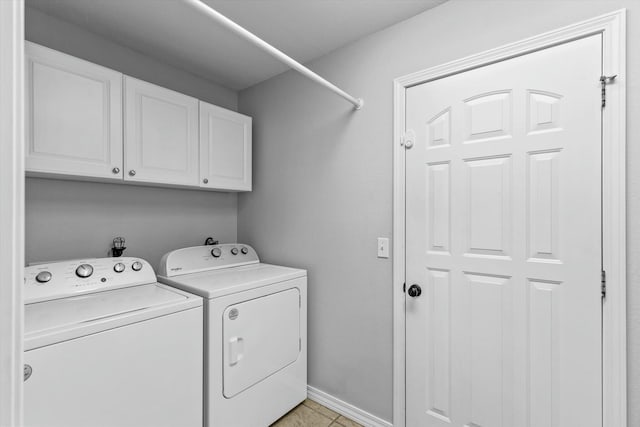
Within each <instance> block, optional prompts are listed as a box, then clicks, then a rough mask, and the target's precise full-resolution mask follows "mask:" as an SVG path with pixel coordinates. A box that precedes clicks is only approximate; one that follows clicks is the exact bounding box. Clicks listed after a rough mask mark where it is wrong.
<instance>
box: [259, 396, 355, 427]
mask: <svg viewBox="0 0 640 427" xmlns="http://www.w3.org/2000/svg"><path fill="white" fill-rule="evenodd" d="M271 427H363V426H362V424H358V423H356V422H355V421H351V420H350V419H349V418H346V417H344V416H342V415H340V414H338V413H337V412H334V411H332V410H331V409H329V408H326V407H324V406H322V405H321V404H319V403H317V402H314V401H313V400H309V399H307V400H305V401H304V402H302V403H301V404H299V405H298V406H296V407H295V408H293V409H292V410H291V411H289V413H288V414H287V415H285V416H284V417H282V418H280V419H279V420H278V421H276V422H275V423H274V424H272V425H271Z"/></svg>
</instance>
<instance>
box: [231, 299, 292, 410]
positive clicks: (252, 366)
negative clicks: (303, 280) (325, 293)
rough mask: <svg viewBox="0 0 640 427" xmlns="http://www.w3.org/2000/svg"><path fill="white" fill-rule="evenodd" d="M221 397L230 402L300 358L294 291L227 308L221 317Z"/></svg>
mask: <svg viewBox="0 0 640 427" xmlns="http://www.w3.org/2000/svg"><path fill="white" fill-rule="evenodd" d="M223 339H224V346H223V353H224V354H223V394H224V396H225V397H226V398H231V397H233V396H235V395H237V394H238V393H240V392H242V391H244V390H246V389H247V388H249V387H251V386H253V385H254V384H257V383H259V382H260V381H262V380H264V379H265V378H267V377H268V376H270V375H272V374H274V373H276V372H278V371H279V370H281V369H282V368H284V367H285V366H287V365H290V364H291V363H293V362H295V360H296V359H297V358H298V355H299V354H300V291H299V290H298V289H297V288H293V289H288V290H286V291H282V292H277V293H274V294H271V295H267V296H263V297H260V298H256V299H252V300H249V301H244V302H241V303H238V304H234V305H230V306H228V307H227V308H226V309H225V311H224V313H223Z"/></svg>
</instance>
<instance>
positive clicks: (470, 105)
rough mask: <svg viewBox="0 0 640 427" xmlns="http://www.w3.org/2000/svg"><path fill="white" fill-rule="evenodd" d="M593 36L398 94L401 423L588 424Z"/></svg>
mask: <svg viewBox="0 0 640 427" xmlns="http://www.w3.org/2000/svg"><path fill="white" fill-rule="evenodd" d="M600 74H601V36H600V35H596V36H591V37H588V38H585V39H581V40H577V41H573V42H570V43H566V44H563V45H559V46H555V47H552V48H548V49H545V50H541V51H538V52H534V53H530V54H528V55H524V56H520V57H517V58H513V59H509V60H506V61H502V62H499V63H495V64H492V65H488V66H485V67H481V68H477V69H474V70H471V71H467V72H464V73H460V74H456V75H452V76H449V77H445V78H442V79H440V80H435V81H432V82H427V83H424V84H422V85H418V86H414V87H412V88H409V89H407V98H406V99H407V101H406V102H407V104H406V105H407V110H406V117H407V119H406V127H407V130H412V131H413V132H415V135H416V138H415V145H414V146H413V147H412V148H411V149H408V150H407V151H406V186H407V187H406V200H407V205H406V268H407V270H406V274H407V277H406V279H407V287H408V286H410V285H412V284H414V283H415V284H417V285H419V286H421V287H422V295H420V296H417V297H414V298H412V297H409V296H407V301H406V322H407V323H406V325H407V326H406V327H407V331H406V339H407V361H406V363H407V365H406V372H407V376H406V384H407V412H406V413H407V427H418V426H420V427H445V426H451V427H525V426H526V427H574V426H575V427H578V426H580V427H599V426H601V424H602V373H601V370H602V358H601V346H602V342H601V339H602V336H601V334H602V332H601V310H602V308H601V295H600V272H601V107H600V82H599V77H600Z"/></svg>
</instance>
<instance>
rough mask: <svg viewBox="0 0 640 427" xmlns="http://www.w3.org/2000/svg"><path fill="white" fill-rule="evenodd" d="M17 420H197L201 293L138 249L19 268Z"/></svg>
mask: <svg viewBox="0 0 640 427" xmlns="http://www.w3.org/2000/svg"><path fill="white" fill-rule="evenodd" d="M24 300H25V350H26V351H25V354H24V362H25V383H24V425H25V426H27V427H35V426H38V427H44V426H46V427H57V426H60V427H98V426H104V427H144V426H148V427H160V426H164V427H175V426H185V427H186V426H189V427H201V426H202V372H203V363H202V319H203V313H202V312H203V308H202V298H200V297H198V296H196V295H191V294H189V293H187V292H183V291H180V290H178V289H175V288H172V287H170V286H166V285H163V284H160V283H157V281H156V275H155V273H154V272H153V269H152V268H151V266H150V265H149V264H148V263H147V262H146V261H144V260H142V259H139V258H102V259H85V260H81V261H66V262H55V263H49V264H41V265H35V266H30V267H27V268H26V269H25V285H24Z"/></svg>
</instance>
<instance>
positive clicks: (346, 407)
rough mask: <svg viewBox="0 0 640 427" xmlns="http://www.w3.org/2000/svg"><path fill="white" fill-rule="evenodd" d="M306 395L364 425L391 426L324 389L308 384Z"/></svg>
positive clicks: (373, 426) (391, 426)
mask: <svg viewBox="0 0 640 427" xmlns="http://www.w3.org/2000/svg"><path fill="white" fill-rule="evenodd" d="M307 397H309V399H311V400H315V401H316V402H318V403H320V404H321V405H324V406H326V407H327V408H329V409H331V410H333V411H336V412H337V413H339V414H340V415H344V416H345V417H347V418H351V419H352V420H353V421H355V422H358V423H360V424H362V425H363V426H365V427H393V425H392V424H391V423H390V422H389V421H385V420H383V419H382V418H378V417H376V416H375V415H372V414H370V413H368V412H366V411H363V410H362V409H360V408H356V407H355V406H353V405H351V404H350V403H347V402H344V401H342V400H340V399H338V398H337V397H333V396H331V395H330V394H328V393H325V392H324V391H321V390H318V389H317V388H315V387H311V386H310V385H308V386H307Z"/></svg>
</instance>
